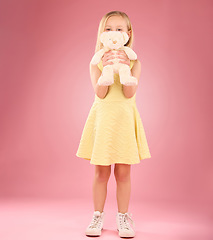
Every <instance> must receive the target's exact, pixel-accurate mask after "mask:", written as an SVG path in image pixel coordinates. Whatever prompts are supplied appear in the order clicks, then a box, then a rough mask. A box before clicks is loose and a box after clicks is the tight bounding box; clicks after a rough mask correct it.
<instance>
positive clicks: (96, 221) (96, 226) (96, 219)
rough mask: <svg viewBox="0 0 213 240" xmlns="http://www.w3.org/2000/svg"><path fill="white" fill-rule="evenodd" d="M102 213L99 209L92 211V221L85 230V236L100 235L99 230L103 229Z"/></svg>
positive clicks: (103, 213)
mask: <svg viewBox="0 0 213 240" xmlns="http://www.w3.org/2000/svg"><path fill="white" fill-rule="evenodd" d="M104 215H105V212H104V211H103V212H102V213H101V212H100V211H94V213H93V218H92V221H91V223H90V224H89V226H88V227H87V229H86V232H85V233H86V235H87V236H100V235H101V230H102V229H103V222H104Z"/></svg>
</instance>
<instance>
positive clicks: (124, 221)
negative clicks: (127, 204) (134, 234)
mask: <svg viewBox="0 0 213 240" xmlns="http://www.w3.org/2000/svg"><path fill="white" fill-rule="evenodd" d="M131 216H132V214H129V213H128V212H126V213H124V214H122V215H121V214H120V223H121V226H122V228H126V229H130V228H131V227H130V225H129V222H128V219H129V220H130V221H131V223H132V225H133V226H134V227H135V223H134V221H133V220H132V218H131Z"/></svg>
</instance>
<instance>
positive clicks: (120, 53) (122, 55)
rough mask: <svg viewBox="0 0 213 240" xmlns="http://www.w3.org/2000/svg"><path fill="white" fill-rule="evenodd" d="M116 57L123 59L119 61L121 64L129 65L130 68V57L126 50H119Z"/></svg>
mask: <svg viewBox="0 0 213 240" xmlns="http://www.w3.org/2000/svg"><path fill="white" fill-rule="evenodd" d="M116 57H117V58H120V59H121V60H120V61H119V62H120V63H124V64H127V65H128V66H130V59H129V58H128V56H127V54H126V52H125V51H124V50H118V51H117V53H116Z"/></svg>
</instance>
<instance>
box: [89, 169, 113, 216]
mask: <svg viewBox="0 0 213 240" xmlns="http://www.w3.org/2000/svg"><path fill="white" fill-rule="evenodd" d="M110 174H111V165H110V166H101V165H95V176H94V181H93V201H94V211H100V212H103V209H104V204H105V200H106V196H107V183H108V180H109V177H110Z"/></svg>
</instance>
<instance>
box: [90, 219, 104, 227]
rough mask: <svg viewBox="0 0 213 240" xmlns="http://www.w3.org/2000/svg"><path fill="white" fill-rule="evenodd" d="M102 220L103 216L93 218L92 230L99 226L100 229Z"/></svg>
mask: <svg viewBox="0 0 213 240" xmlns="http://www.w3.org/2000/svg"><path fill="white" fill-rule="evenodd" d="M100 218H101V216H93V219H92V222H91V224H90V226H89V227H90V228H96V227H97V226H98V227H100V221H99V220H100Z"/></svg>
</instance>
